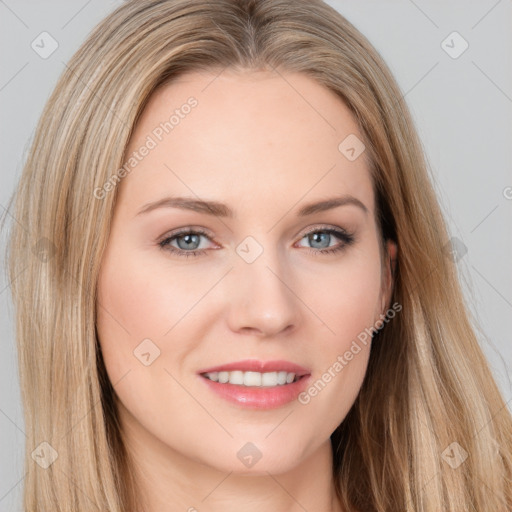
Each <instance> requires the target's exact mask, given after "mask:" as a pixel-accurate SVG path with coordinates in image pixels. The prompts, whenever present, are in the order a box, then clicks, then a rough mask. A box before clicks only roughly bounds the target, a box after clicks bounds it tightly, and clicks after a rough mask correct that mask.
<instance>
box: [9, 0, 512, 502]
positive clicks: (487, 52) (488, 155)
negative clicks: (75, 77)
mask: <svg viewBox="0 0 512 512" xmlns="http://www.w3.org/2000/svg"><path fill="white" fill-rule="evenodd" d="M328 3H329V4H330V5H332V6H333V7H335V8H336V9H337V10H338V11H340V12H341V13H342V14H343V15H344V16H346V17H347V18H348V19H349V21H351V22H352V23H353V24H354V25H355V26H356V27H357V28H358V29H360V30H361V31H362V32H363V34H365V35H366V37H368V39H369V40H370V42H371V43H372V44H373V45H374V46H375V47H376V48H377V50H378V51H379V52H380V53H381V55H382V56H383V57H384V59H385V61H386V62H387V63H388V65H389V66H390V68H391V71H392V72H393V73H394V75H395V77H396V78H397V80H398V83H399V85H400V87H401V89H402V91H403V92H404V94H405V98H406V101H407V103H408V104H409V106H410V108H411V110H412V113H413V116H414V119H415V121H416V124H417V128H418V130H419V132H420V137H421V139H422V141H423V144H424V147H425V150H426V153H427V156H428V159H429V162H430V165H431V168H432V172H433V174H434V177H435V187H436V190H437V192H438V194H439V198H440V201H441V204H442V207H443V210H444V212H445V215H446V217H447V219H448V221H449V227H450V230H451V234H452V236H454V237H457V238H458V239H459V240H460V241H461V243H463V244H464V246H465V247H467V253H466V254H465V255H464V256H463V257H462V258H461V259H460V260H459V261H458V266H459V270H460V273H461V279H462V281H463V285H464V290H465V293H466V296H467V300H468V303H469V304H470V308H471V311H472V312H473V315H474V321H475V323H476V324H477V325H478V326H479V332H480V335H479V336H480V340H481V344H482V348H483V350H484V352H485V354H486V355H487V357H488V359H489V361H490V363H491V366H492V368H493V371H494V374H495V376H496V379H497V382H498V384H499V386H500V388H501V390H502V392H503V394H504V397H505V400H506V401H507V402H508V404H509V406H511V404H512V386H511V377H512V345H511V343H510V335H509V333H510V327H509V320H510V318H511V313H512V286H511V285H512V272H511V265H510V264H511V261H512V173H511V163H512V116H511V113H512V55H511V54H512V31H511V29H510V27H511V25H510V22H511V19H512V3H511V1H510V0H499V1H496V0H481V1H469V0H457V1H454V0H451V1H450V2H445V1H444V0H429V1H426V0H424V1H420V0H415V1H412V0H387V1H382V0H378V1H377V0H373V1H368V0H366V1H364V2H362V1H360V0H359V1H357V0H351V1H334V0H331V1H328ZM119 4H120V1H117V2H116V1H115V0H108V1H100V0H89V1H86V0H71V1H70V0H68V1H64V0H60V1H57V0H51V1H48V0H46V1H44V2H41V1H39V2H38V1H35V0H32V1H30V0H22V1H15V0H0V48H2V51H1V55H0V59H1V65H0V70H1V75H0V108H1V119H2V123H1V126H0V129H1V134H0V144H1V146H0V151H1V157H2V159H1V162H2V166H1V172H0V180H1V188H0V207H1V208H0V213H3V212H4V209H5V208H6V207H7V203H8V199H9V197H10V195H11V193H12V190H13V187H14V184H15V182H16V181H17V179H18V177H19V175H20V171H21V167H22V161H23V159H24V155H25V152H26V150H27V148H28V143H29V141H30V140H31V138H32V135H33V130H34V127H35V124H36V121H37V119H38V117H39V115H40V114H41V111H42V108H43V105H44V103H45V101H46V99H47V98H48V96H49V94H50V92H51V90H52V89H53V87H54V85H55V83H56V80H57V78H58V76H59V75H60V73H61V72H62V71H63V69H64V63H66V62H67V61H68V59H69V58H70V57H71V55H72V54H73V53H74V52H75V51H76V50H77V49H78V47H79V45H80V44H81V43H82V42H83V40H84V39H85V37H86V35H87V34H88V33H89V31H90V30H91V29H92V27H93V26H94V25H95V24H96V23H97V22H99V21H100V20H101V19H102V18H103V17H104V16H105V15H106V14H107V13H108V12H110V11H111V10H112V9H114V8H115V7H116V6H117V5H119ZM44 31H46V32H48V33H49V34H51V36H52V37H53V38H54V39H55V40H56V41H57V43H58V48H57V49H56V50H55V52H54V53H52V54H51V55H50V56H49V57H47V58H46V59H43V58H41V57H40V56H39V55H38V54H37V53H36V52H35V51H34V50H33V49H32V47H31V43H32V42H33V41H34V40H36V42H37V41H40V38H39V35H40V34H41V33H42V32H44ZM454 31H456V32H458V33H459V34H460V35H461V36H462V38H463V39H464V40H465V41H467V43H468V44H469V47H468V49H467V50H466V51H465V52H464V53H462V54H461V55H460V56H458V57H457V58H452V56H450V55H448V53H446V51H445V50H444V49H443V47H442V42H443V41H444V40H446V38H447V36H449V35H450V34H451V33H452V32H454ZM452 40H453V42H452ZM462 43H463V42H462V40H460V39H457V38H455V39H454V38H453V37H450V38H448V39H447V42H446V43H445V45H446V44H447V45H449V46H451V47H452V48H451V49H450V48H448V50H449V51H450V52H452V54H453V53H454V52H457V53H458V52H459V51H460V49H461V48H462ZM445 47H446V46H445ZM46 48H49V46H48V45H46ZM9 219H10V221H12V218H9ZM4 242H5V233H2V249H3V247H4ZM2 256H3V255H2ZM2 263H3V261H2ZM2 266H3V265H2ZM9 292H10V290H9V281H8V279H7V277H6V276H5V275H4V274H2V275H1V276H0V301H1V310H0V330H1V335H2V336H1V343H0V351H1V352H0V383H1V387H0V433H1V435H0V461H1V462H0V511H4V510H5V511H15V510H21V506H20V504H19V503H20V499H21V488H22V481H23V477H24V473H23V464H22V460H23V459H22V454H23V448H24V438H25V434H24V424H23V418H22V413H21V404H20V394H19V387H18V377H17V362H16V349H15V343H14V330H13V316H12V304H11V299H10V295H9Z"/></svg>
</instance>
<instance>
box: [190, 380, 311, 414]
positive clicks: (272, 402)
mask: <svg viewBox="0 0 512 512" xmlns="http://www.w3.org/2000/svg"><path fill="white" fill-rule="evenodd" d="M199 377H200V379H201V380H203V381H204V382H205V383H206V385H207V386H208V387H209V388H210V389H211V390H212V391H213V392H215V393H217V394H218V395H219V396H221V397H222V398H224V399H225V400H227V401H228V402H231V403H234V404H236V405H239V406H241V407H245V408H247V409H277V408H278V407H282V406H283V405H285V404H288V403H290V402H292V401H294V400H296V399H297V396H298V395H299V393H301V392H302V391H304V389H305V388H306V386H307V383H308V381H309V378H310V377H311V375H304V376H303V377H301V378H300V379H299V380H298V381H296V382H292V383H291V384H283V385H280V386H273V387H249V386H239V385H237V384H229V383H227V384H221V383H220V382H214V381H213V380H210V379H207V378H206V377H203V376H202V375H200V376H199Z"/></svg>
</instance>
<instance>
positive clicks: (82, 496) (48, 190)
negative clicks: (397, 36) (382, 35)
mask: <svg viewBox="0 0 512 512" xmlns="http://www.w3.org/2000/svg"><path fill="white" fill-rule="evenodd" d="M228 67H229V68H232V69H240V70H246V69H247V70H256V69H273V70H275V71H276V72H286V71H290V72H300V73H304V74H307V75H308V76H310V77H312V78H313V79H315V80H316V81H317V82H318V83H320V84H322V85H324V86H325V87H327V88H329V89H330V90H332V91H334V92H335V93H336V94H337V95H338V96H339V97H340V99H342V100H343V101H345V103H346V104H347V105H348V106H349V108H350V109H351V112H352V113H353V115H354V117H355V119H356V120H357V122H358V124H359V126H360V130H361V133H362V134H363V136H364V143H365V145H366V151H367V152H368V153H367V155H368V156H369V161H370V163H371V172H372V177H373V182H374V187H375V193H376V198H377V199H376V201H377V207H378V219H379V223H380V228H381V231H382V237H383V239H387V238H389V239H393V240H396V243H397V245H398V262H397V267H396V272H395V284H394V292H393V298H392V301H396V302H398V303H400V304H401V305H402V311H401V312H400V314H399V315H397V316H396V318H395V319H394V320H393V321H391V322H389V323H388V324H387V325H386V326H385V327H384V328H383V329H382V330H380V331H379V333H378V334H377V335H376V336H375V339H374V342H373V344H372V349H371V355H370V361H369V366H368V370H367V374H366V377H365V380H364V383H363V386H362V388H361V391H360V394H359V396H358V398H357V400H356V402H355V404H354V406H353V407H352V409H351V410H350V412H349V414H348V415H347V417H346V419H345V420H344V421H343V423H342V424H341V425H340V426H339V427H338V428H337V429H336V431H335V432H334V433H333V435H332V436H331V441H332V445H333V454H334V467H333V475H334V478H335V483H336V487H337V492H338V495H339V498H340V501H341V503H342V505H343V506H344V507H346V508H347V510H350V509H352V508H357V509H359V510H361V511H363V510H364V511H365V512H370V511H396V510H403V511H417V512H420V511H421V512H439V511H441V510H442V511H444V512H455V511H457V512H460V511H461V510H478V511H483V510H485V511H486V512H497V511H504V510H512V441H511V432H512V419H511V415H510V411H509V410H508V409H507V407H506V404H505V403H504V400H503V398H502V396H501V395H500V392H499V390H498V388H497V386H496V384H495V382H494V380H493V377H492V375H491V372H490V370H489V367H488V364H487V362H486V360H485V358H484V356H483V354H482V351H481V349H480V347H479V345H478V342H477V339H476V336H475V333H474V330H473V328H472V326H471V323H470V320H469V314H468V312H467V309H466V306H465V305H464V301H463V296H462V293H461V289H460V286H459V282H458V278H457V270H456V267H455V265H454V262H453V261H452V259H451V258H448V257H447V256H446V254H445V252H446V251H445V249H444V248H445V245H446V244H447V242H448V240H449V237H448V234H447V230H446V227H445V223H444V220H443V218H442V214H441V212H440V208H439V206H438V203H437V199H436V197H435V194H434V191H433V188H432V185H431V182H430V178H429V170H428V166H427V163H426V161H425V157H424V155H423V151H422V147H421V144H420V142H419V140H418V137H417V134H416V131H415V127H414V125H413V122H412V120H411V116H410V113H409V111H408V109H407V106H406V104H405V102H404V100H403V97H402V94H401V91H400V90H399V88H398V86H397V84H396V82H395V80H394V78H393V77H392V75H391V73H390V71H389V69H388V67H387V66H386V64H385V63H384V62H383V60H382V59H381V57H380V56H379V54H378V53H377V52H376V50H375V49H374V48H373V47H372V46H371V45H370V43H369V42H368V41H367V39H366V38H365V37H364V36H362V35H361V34H360V33H359V31H358V30H357V29H355V28H354V26H353V25H351V24H350V23H349V22H348V21H347V20H346V19H345V18H344V17H343V16H341V15H340V14H339V13H338V12H336V11H335V10H334V9H332V8H331V7H329V6H328V5H326V4H324V3H322V2H321V1H319V0H313V1H307V0H295V1H290V0H260V1H254V0H246V1H244V0H217V1H216V2H210V1H209V0H131V1H128V2H125V3H124V5H122V6H121V7H119V8H118V9H117V10H116V11H114V12H113V13H112V14H110V15H109V16H108V17H107V18H106V19H105V20H104V21H102V22H101V23H100V24H99V25H98V26H97V27H96V28H95V29H94V30H93V32H92V33H91V34H90V35H89V37H88V38H87V40H86V41H85V42H84V44H83V45H82V46H81V48H80V49H79V50H78V51H77V53H76V54H75V55H74V56H73V58H72V59H71V60H70V62H69V63H68V65H67V66H66V70H65V71H64V73H63V75H62V76H61V78H60V79H59V81H58V83H57V86H56V88H55V90H54V92H53V94H52V95H51V97H50V99H49V100H48V102H47V104H46V106H45V109H44V112H43V114H42V116H41V119H40V121H39V124H38V126H37V130H36V133H35V137H34V141H33V145H32V147H31V150H30V153H29V155H28V158H27V160H26V164H25V167H24V170H23V174H22V176H21V179H20V182H19V186H18V189H17V193H16V202H15V210H14V213H13V215H14V217H15V218H16V219H17V221H18V222H17V223H14V225H13V228H12V233H11V238H10V242H9V272H10V279H11V282H12V286H11V288H12V292H13V299H14V303H15V307H16V331H17V332H16V335H17V343H18V356H19V370H20V385H21V391H22V400H23V405H24V414H25V425H26V434H27V438H26V456H25V457H26V458H25V464H26V478H25V484H24V509H25V510H27V511H31V512H37V511H50V510H52V511H65V512H69V511H71V510H75V511H85V510H102V511H103V510H109V511H111V512H125V511H132V510H141V508H140V506H139V504H138V501H137V495H138V493H137V491H136V482H135V480H134V478H133V474H132V471H131V461H130V460H129V458H128V456H127V452H126V450H125V447H124V445H123V442H122V437H121V427H120V425H119V422H118V420H117V413H116V407H115V401H114V389H113V387H115V384H116V383H115V382H114V383H110V382H109V379H108V377H107V374H106V371H105V367H104V364H103V360H102V356H101V351H100V347H99V344H98V340H97V335H96V330H95V315H96V307H101V306H99V305H98V304H97V303H96V282H97V277H98V270H99V267H100V262H101V258H102V254H103V251H104V249H105V246H106V242H107V239H108V236H109V229H110V220H111V216H112V212H113V208H114V206H115V198H116V190H114V191H112V193H109V194H106V195H105V196H104V197H103V198H102V199H98V198H97V197H95V195H94V193H93V191H94V190H96V189H98V187H102V186H103V185H104V184H105V183H106V182H107V181H108V180H109V179H110V178H111V176H112V174H113V173H114V172H115V170H116V169H120V168H121V166H122V165H123V159H124V152H125V149H126V147H127V144H128V141H129V139H130V135H131V133H132V131H133V128H134V125H135V123H136V122H137V119H138V118H139V116H140V114H141V112H142V110H143V108H144V106H145V105H146V103H147V101H148V98H149V97H150V95H151V94H152V92H153V91H154V90H155V89H156V88H157V87H159V86H161V85H163V84H165V83H167V82H169V81H171V80H172V79H173V78H175V77H176V76H178V75H179V74H181V73H183V72H185V71H188V70H206V71H212V70H218V71H221V70H223V69H225V68H228ZM34 242H37V243H36V244H35V246H34ZM43 441H45V442H47V443H49V444H50V445H51V446H52V447H53V448H54V449H55V450H56V452H57V453H58V459H57V461H56V462H54V463H53V464H51V465H50V466H49V467H48V468H47V469H43V468H41V467H40V466H38V465H37V464H36V463H35V462H34V460H33V459H32V457H31V453H32V451H33V450H34V449H35V448H36V447H37V446H38V445H39V444H40V443H41V442H43ZM455 442H456V443H458V444H459V445H460V446H461V447H462V448H463V449H464V450H465V452H467V454H468V456H467V459H466V460H465V461H464V462H462V463H461V464H460V465H459V466H458V467H452V466H453V465H450V464H448V463H447V462H446V457H443V453H446V452H445V450H446V449H449V450H450V448H449V447H450V446H453V445H452V443H455ZM457 449H458V448H457ZM449 453H453V452H449Z"/></svg>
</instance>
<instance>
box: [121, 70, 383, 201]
mask: <svg viewBox="0 0 512 512" xmlns="http://www.w3.org/2000/svg"><path fill="white" fill-rule="evenodd" d="M347 137H349V139H347ZM354 137H357V138H354ZM362 138H363V137H362V135H361V133H360V130H359V127H358V125H357V123H356V121H355V119H354V117H353V115H352V113H351V111H350V110H349V108H348V107H347V106H346V105H345V103H344V102H343V101H342V100H341V98H339V97H338V96H337V95H336V94H335V93H334V92H332V91H330V90H329V89H327V88H326V87H324V86H322V85H320V84H319V83H317V82H316V81H315V80H313V79H312V78H310V77H308V76H306V75H303V74H299V73H277V72H269V71H257V72H255V71H251V72H249V71H243V72H241V71H240V72H239V71H233V70H224V71H222V72H221V73H220V74H219V73H218V72H217V73H213V72H212V73H208V72H188V73H186V74H183V75H181V76H179V77H178V78H177V79H175V80H174V81H173V82H171V83H169V84H166V85H165V86H163V87H161V88H160V89H158V90H157V91H156V92H155V93H153V95H152V96H151V98H150V100H149V102H148V103H147V105H146V107H145V109H144V111H143V113H142V115H141V117H140V118H139V121H138V123H137V125H136V127H135V130H134V133H133V135H132V138H131V140H130V143H129V145H128V148H127V151H126V155H125V161H127V160H128V159H129V158H130V157H131V156H132V157H133V155H134V153H139V158H140V153H141V151H140V150H141V148H143V147H144V146H146V147H151V149H150V150H149V151H143V152H144V153H145V156H144V157H142V158H140V160H137V162H136V165H135V166H134V167H133V170H132V171H131V172H130V173H129V175H128V176H127V177H126V178H125V179H124V180H123V182H122V183H121V189H122V190H121V194H122V196H123V197H124V198H125V200H127V201H129V202H130V203H132V204H133V205H134V206H135V205H140V204H141V203H143V202H147V201H151V200H155V199H158V198H159V197H161V196H162V195H164V194H165V193H169V194H171V193H172V194H185V195H188V196H194V195H195V196H198V197H201V198H210V199H221V200H222V201H223V202H230V203H231V204H233V205H234V206H233V208H234V209H235V210H236V209H237V206H236V205H238V206H239V207H240V208H242V207H243V206H244V204H247V201H249V202H250V199H251V198H255V201H259V203H260V206H261V201H262V200H264V201H265V206H266V207H269V206H270V205H272V204H274V202H275V201H281V202H282V201H283V199H284V198H287V199H288V201H289V202H290V204H292V202H293V203H295V202H297V201H299V200H301V198H304V201H305V202H309V200H311V199H314V198H317V197H321V196H326V195H332V194H334V193H348V194H354V195H358V197H359V198H360V199H361V200H363V201H364V202H365V203H366V204H367V206H368V208H369V209H370V210H372V209H373V189H372V184H371V178H370V174H369V170H368V166H367V162H366V154H365V152H364V151H363V153H362V154H361V155H360V157H358V158H356V159H355V160H353V159H350V158H347V154H346V153H344V150H345V149H346V148H345V146H346V145H347V144H344V143H343V141H345V140H348V141H351V144H352V146H353V145H354V142H355V144H359V142H358V140H362ZM340 143H342V144H341V150H340ZM349 145H350V144H349ZM359 149H360V148H358V147H356V150H359ZM133 163H135V161H133ZM242 203H243V204H242ZM248 206H250V204H248Z"/></svg>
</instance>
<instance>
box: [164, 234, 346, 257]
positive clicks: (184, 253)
mask: <svg viewBox="0 0 512 512" xmlns="http://www.w3.org/2000/svg"><path fill="white" fill-rule="evenodd" d="M313 233H327V234H330V235H334V236H335V237H336V238H339V239H340V240H342V243H341V244H339V245H337V246H334V247H332V248H328V249H313V248H307V247H306V248H305V249H306V250H307V251H308V252H309V253H310V254H313V255H315V256H317V255H319V254H320V255H324V256H325V255H327V254H335V253H339V252H341V251H343V250H344V249H346V248H347V246H349V245H351V244H352V243H353V242H354V240H355V238H354V235H352V234H350V233H347V232H346V231H344V230H341V229H334V228H327V227H326V228H316V229H314V230H311V231H308V232H307V233H305V234H304V235H303V236H302V238H301V240H302V239H303V238H305V237H306V236H308V235H312V234H313ZM185 235H203V236H205V237H207V238H210V237H209V235H208V233H207V232H206V231H204V230H202V229H200V228H197V229H190V228H187V229H184V230H182V231H179V232H177V233H174V234H172V235H171V236H167V237H165V238H164V239H163V240H161V241H160V242H158V245H159V246H160V248H161V249H163V250H166V251H169V252H171V253H173V254H176V255H177V256H183V257H185V258H189V257H190V256H201V255H204V253H205V252H206V250H205V249H196V250H193V251H185V250H183V249H176V248H175V247H172V246H171V245H170V242H171V241H173V240H175V239H176V238H180V237H182V236H185Z"/></svg>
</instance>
